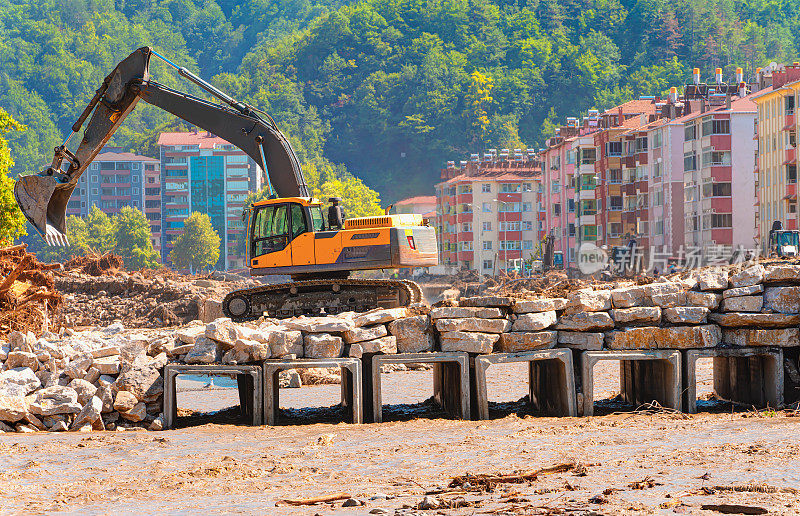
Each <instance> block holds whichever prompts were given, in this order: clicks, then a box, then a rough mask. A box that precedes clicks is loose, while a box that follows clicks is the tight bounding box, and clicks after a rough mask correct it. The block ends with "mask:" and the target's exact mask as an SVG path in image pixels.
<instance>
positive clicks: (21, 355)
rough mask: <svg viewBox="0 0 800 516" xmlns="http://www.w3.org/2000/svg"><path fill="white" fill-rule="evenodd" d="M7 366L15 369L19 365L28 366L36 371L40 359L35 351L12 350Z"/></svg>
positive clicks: (7, 359)
mask: <svg viewBox="0 0 800 516" xmlns="http://www.w3.org/2000/svg"><path fill="white" fill-rule="evenodd" d="M6 367H7V368H8V369H15V368H17V367H27V368H29V369H32V370H33V371H36V370H37V369H39V359H38V358H37V356H36V354H35V353H29V352H27V351H11V352H10V353H9V354H8V358H6Z"/></svg>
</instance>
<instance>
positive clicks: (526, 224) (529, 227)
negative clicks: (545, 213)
mask: <svg viewBox="0 0 800 516" xmlns="http://www.w3.org/2000/svg"><path fill="white" fill-rule="evenodd" d="M522 230H523V231H533V222H531V221H530V220H523V221H522Z"/></svg>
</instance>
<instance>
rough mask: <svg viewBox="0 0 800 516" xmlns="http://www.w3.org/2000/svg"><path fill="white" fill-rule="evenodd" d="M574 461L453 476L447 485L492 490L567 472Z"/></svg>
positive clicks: (466, 488)
mask: <svg viewBox="0 0 800 516" xmlns="http://www.w3.org/2000/svg"><path fill="white" fill-rule="evenodd" d="M575 466H576V464H575V463H574V462H568V463H564V464H556V465H554V466H548V467H546V468H541V469H535V470H529V471H522V472H517V473H511V474H499V473H498V474H479V475H473V474H470V473H467V474H466V475H462V476H457V477H453V479H452V480H451V481H450V484H449V486H448V487H450V488H461V489H464V490H465V491H469V490H481V489H486V490H492V489H493V488H494V487H495V486H496V485H497V484H523V483H525V482H535V481H536V480H538V479H539V476H540V475H551V474H555V473H567V472H569V471H573V470H574V469H575Z"/></svg>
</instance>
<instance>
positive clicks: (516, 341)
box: [493, 331, 557, 353]
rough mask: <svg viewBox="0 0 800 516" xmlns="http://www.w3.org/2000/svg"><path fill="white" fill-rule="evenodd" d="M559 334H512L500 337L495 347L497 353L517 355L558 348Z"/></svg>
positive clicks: (549, 332)
mask: <svg viewBox="0 0 800 516" xmlns="http://www.w3.org/2000/svg"><path fill="white" fill-rule="evenodd" d="M556 341H557V332H555V331H539V332H512V333H504V334H502V335H500V340H498V341H497V344H496V345H495V346H494V350H493V351H494V352H495V353H516V352H520V351H533V350H536V349H548V348H554V347H556Z"/></svg>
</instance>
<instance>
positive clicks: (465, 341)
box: [439, 331, 500, 354]
mask: <svg viewBox="0 0 800 516" xmlns="http://www.w3.org/2000/svg"><path fill="white" fill-rule="evenodd" d="M498 340H500V335H498V334H496V333H474V332H466V331H449V332H447V333H442V334H441V336H440V337H439V342H440V343H441V346H442V351H466V352H467V353H481V354H486V353H491V352H492V349H493V348H494V344H495V343H496V342H497V341H498Z"/></svg>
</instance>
